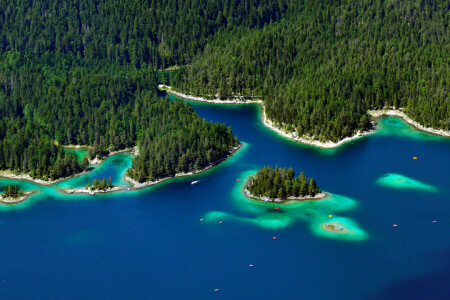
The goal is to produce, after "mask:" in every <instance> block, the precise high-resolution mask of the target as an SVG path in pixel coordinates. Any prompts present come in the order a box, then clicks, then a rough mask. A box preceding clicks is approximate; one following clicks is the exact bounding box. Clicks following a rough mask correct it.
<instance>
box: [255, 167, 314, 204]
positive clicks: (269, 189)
mask: <svg viewBox="0 0 450 300" xmlns="http://www.w3.org/2000/svg"><path fill="white" fill-rule="evenodd" d="M246 189H247V191H249V192H250V194H251V195H252V196H256V197H259V198H263V197H265V198H269V199H282V200H284V199H286V198H289V197H297V198H299V197H305V196H312V197H314V196H315V195H316V194H319V193H321V190H320V188H319V186H318V185H317V183H316V181H315V180H314V179H312V178H311V179H310V178H306V177H305V173H303V172H301V173H300V175H299V176H298V177H295V172H294V170H293V169H292V168H289V169H287V168H279V167H278V166H276V167H275V169H274V168H272V167H269V166H267V167H264V168H262V169H261V170H258V172H257V173H256V175H254V176H252V177H250V178H249V180H248V184H247V186H246Z"/></svg>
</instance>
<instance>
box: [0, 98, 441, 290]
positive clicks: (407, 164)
mask: <svg viewBox="0 0 450 300" xmlns="http://www.w3.org/2000/svg"><path fill="white" fill-rule="evenodd" d="M191 103H192V102H191ZM192 105H193V106H194V108H195V110H196V111H197V113H198V114H199V115H200V116H201V117H202V118H205V119H206V120H208V121H214V122H220V123H226V124H227V125H230V126H232V128H233V132H234V133H235V134H236V135H237V137H238V138H239V139H240V140H241V141H242V142H243V143H244V147H243V148H242V149H241V150H240V151H239V152H238V153H236V154H235V155H233V156H232V157H231V158H229V159H228V160H226V161H225V162H224V163H222V164H220V165H219V166H217V167H215V168H213V169H211V170H209V171H207V172H205V173H202V174H199V175H196V176H192V177H188V178H177V179H173V180H170V181H166V182H164V183H162V184H159V185H156V186H154V187H150V188H147V189H144V190H139V191H124V192H119V193H114V194H104V195H96V196H94V197H92V196H89V195H65V194H62V193H61V192H60V191H59V190H58V188H67V187H81V186H84V185H85V184H86V183H87V181H88V180H92V179H95V178H99V177H103V176H105V177H106V178H108V177H109V176H111V177H112V179H113V183H114V184H116V185H125V184H126V183H125V182H124V181H123V175H124V172H125V171H126V169H127V168H129V167H130V165H131V161H132V156H131V155H129V154H127V153H123V154H118V155H116V156H113V157H110V158H108V159H107V160H106V161H105V162H104V163H103V164H102V165H100V166H99V167H97V168H96V169H95V170H94V171H93V172H92V173H89V174H85V175H82V176H80V177H76V178H73V179H70V180H68V181H63V182H60V183H58V184H56V185H55V186H48V187H40V186H38V185H35V184H33V183H29V182H23V181H13V180H6V179H1V180H0V189H3V187H4V186H5V185H6V184H8V183H14V184H19V185H20V186H21V188H23V189H25V190H28V189H36V188H38V189H40V193H38V194H36V195H34V196H32V197H31V198H30V199H29V200H28V201H26V202H23V203H21V204H18V205H15V206H6V205H1V206H0V241H1V244H0V251H1V253H2V255H1V256H0V295H1V298H2V299H31V298H32V299H61V298H64V299H80V298H86V297H88V298H103V299H104V298H107V299H123V298H128V299H136V298H145V299H211V298H213V297H218V298H223V299H424V298H427V299H445V298H446V297H447V295H448V294H449V293H450V285H449V284H448V283H449V282H450V251H449V250H450V239H449V229H448V228H450V218H449V217H448V215H449V214H450V197H449V195H450V193H449V192H450V191H449V187H450V172H449V166H450V139H449V138H441V137H437V136H433V135H430V134H426V133H422V132H418V131H416V130H414V129H413V128H412V127H410V126H409V125H407V124H405V123H404V122H403V121H402V120H401V119H399V118H395V117H387V118H383V119H381V120H380V122H379V124H378V129H379V130H378V131H377V132H376V133H374V134H372V135H369V136H366V137H363V138H361V139H359V140H356V141H353V142H350V143H347V144H345V145H344V146H341V147H339V148H338V149H332V150H322V149H318V148H315V147H312V146H306V145H301V144H298V143H295V142H292V141H289V140H287V139H285V138H283V137H280V136H279V135H277V134H276V133H274V132H272V131H270V130H269V129H267V128H266V127H264V126H263V125H262V123H261V121H260V109H259V107H258V106H257V105H253V104H252V105H239V106H237V105H235V106H233V105H214V104H206V103H192ZM413 157H417V159H413ZM265 165H271V166H275V165H279V166H280V167H290V166H292V167H293V168H294V170H295V172H296V174H298V173H300V172H301V171H304V172H305V173H306V176H307V177H312V178H314V179H316V181H317V183H318V185H319V186H320V188H321V189H322V190H325V191H327V192H329V193H331V194H332V195H333V199H328V200H324V201H316V202H309V203H307V202H304V203H300V204H298V205H297V204H296V205H291V206H280V209H277V210H275V209H274V206H275V205H272V204H267V205H265V204H260V203H255V202H252V201H249V200H248V199H246V198H245V197H243V196H242V184H243V180H244V179H245V177H246V176H248V175H250V174H252V173H254V172H255V171H256V170H257V169H258V168H262V167H263V166H265ZM237 179H240V180H241V181H237ZM194 180H198V181H199V182H198V183H197V184H194V185H191V182H192V181H194ZM330 216H332V217H330ZM200 219H203V221H200ZM330 220H338V221H342V222H344V223H346V224H349V226H351V227H352V228H353V229H354V230H355V231H356V233H357V234H355V235H352V236H346V235H338V234H335V235H333V234H324V233H323V231H321V230H320V226H319V225H320V224H321V223H323V222H326V221H330ZM221 221H222V224H220V222H221ZM394 224H396V225H397V226H396V227H394V226H393V225H394ZM274 237H276V239H274ZM215 289H218V290H217V291H216V292H215V291H214V290H215Z"/></svg>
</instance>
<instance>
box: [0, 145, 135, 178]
mask: <svg viewBox="0 0 450 300" xmlns="http://www.w3.org/2000/svg"><path fill="white" fill-rule="evenodd" d="M73 147H76V146H73ZM80 148H83V147H82V146H80ZM135 148H136V147H134V148H126V149H122V150H117V151H113V152H110V153H109V154H108V155H107V156H105V157H104V158H102V159H97V158H94V159H93V160H90V161H89V166H94V165H98V164H100V163H102V162H103V161H104V160H105V159H108V158H109V157H111V156H113V155H116V154H119V153H125V152H130V153H133V151H134V152H135V153H136V152H137V151H138V150H137V149H135ZM71 149H76V148H71ZM78 149H79V148H78ZM91 171H92V170H89V171H88V170H85V171H83V172H80V173H77V174H74V175H71V176H67V177H61V178H58V179H55V180H43V179H37V178H33V177H31V176H30V175H29V174H18V175H17V174H14V173H13V172H12V171H10V170H3V171H0V178H6V179H13V180H25V181H29V182H32V183H36V184H39V185H43V186H49V185H54V184H55V183H58V182H61V181H64V180H69V179H72V178H76V177H79V176H82V175H85V174H87V173H89V172H91Z"/></svg>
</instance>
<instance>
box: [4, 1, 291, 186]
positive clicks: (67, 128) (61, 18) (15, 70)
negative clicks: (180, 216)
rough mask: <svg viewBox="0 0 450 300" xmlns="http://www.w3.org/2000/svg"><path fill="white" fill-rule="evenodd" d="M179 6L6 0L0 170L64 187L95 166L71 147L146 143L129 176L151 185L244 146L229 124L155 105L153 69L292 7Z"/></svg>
mask: <svg viewBox="0 0 450 300" xmlns="http://www.w3.org/2000/svg"><path fill="white" fill-rule="evenodd" d="M170 2H171V3H169V4H167V3H166V2H165V1H151V2H148V1H119V0H111V1H83V2H79V1H57V0H54V1H43V0H40V1H39V0H38V1H9V0H7V1H2V2H1V3H0V143H1V147H0V170H5V169H8V170H13V171H17V172H21V173H29V174H30V175H31V176H32V177H34V178H43V179H57V178H60V177H65V176H68V175H71V174H74V173H77V172H81V171H82V170H83V169H84V168H85V167H86V166H85V165H84V164H80V163H79V162H78V161H77V160H76V157H75V155H72V154H70V153H68V152H66V151H63V148H62V146H63V145H69V144H79V145H87V146H91V147H92V151H90V154H91V156H97V155H98V156H103V155H105V154H107V153H108V152H110V151H113V150H119V149H124V148H127V147H131V146H134V145H137V146H138V148H139V155H138V156H137V157H136V159H135V161H134V162H133V167H132V169H131V170H130V172H129V174H130V175H131V177H133V178H134V179H137V180H139V181H146V180H152V179H156V178H159V177H163V176H166V175H172V174H174V173H176V172H178V171H180V172H187V171H194V170H199V169H201V168H203V167H205V166H207V165H209V164H210V163H212V162H215V161H216V160H217V159H220V158H221V157H222V156H223V155H225V154H227V153H228V152H229V150H230V149H231V148H233V147H235V146H236V145H237V143H238V140H237V138H236V137H234V136H233V135H232V132H231V129H230V128H226V127H225V125H223V124H212V123H209V122H206V121H204V120H201V119H200V118H199V116H198V115H197V114H196V113H195V112H194V111H193V109H192V107H190V106H189V105H185V104H182V103H181V102H176V101H174V102H171V101H168V100H165V99H160V98H158V97H157V91H156V86H157V82H156V71H157V70H158V69H160V68H165V67H167V66H168V65H173V64H187V63H189V62H190V58H191V57H193V55H194V54H195V53H197V52H198V51H201V49H202V48H203V47H204V45H205V44H206V42H207V40H208V37H209V36H210V35H212V34H213V33H214V32H216V31H218V30H220V29H221V28H225V27H227V26H231V27H232V26H235V25H236V26H237V25H239V24H245V25H246V26H248V27H252V28H253V27H261V26H263V25H264V24H265V23H267V22H270V21H275V20H277V18H279V16H280V14H281V13H282V12H283V10H284V9H285V7H284V6H280V7H278V6H277V5H276V3H277V2H276V1H255V2H254V4H255V5H246V6H245V7H243V6H241V5H238V4H236V3H234V2H230V3H221V2H217V3H215V4H212V3H210V1H200V2H199V3H193V2H191V1H170ZM275 6H276V7H275ZM205 16H206V18H205ZM247 16H249V17H248V18H247ZM250 16H251V17H250Z"/></svg>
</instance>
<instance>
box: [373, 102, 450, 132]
mask: <svg viewBox="0 0 450 300" xmlns="http://www.w3.org/2000/svg"><path fill="white" fill-rule="evenodd" d="M367 114H368V115H369V116H371V117H372V118H374V119H377V118H381V117H383V116H392V117H399V118H401V119H402V120H403V121H405V122H406V123H408V124H409V125H411V126H413V127H414V128H415V129H417V130H419V131H422V132H426V133H430V134H434V135H437V136H442V137H450V131H446V130H444V129H434V128H432V127H425V126H423V125H420V124H419V123H418V122H416V121H414V120H413V119H411V118H410V117H408V115H407V114H405V113H404V112H403V109H402V108H398V109H396V108H394V107H392V108H387V107H385V108H383V109H380V110H368V111H367Z"/></svg>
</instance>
